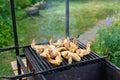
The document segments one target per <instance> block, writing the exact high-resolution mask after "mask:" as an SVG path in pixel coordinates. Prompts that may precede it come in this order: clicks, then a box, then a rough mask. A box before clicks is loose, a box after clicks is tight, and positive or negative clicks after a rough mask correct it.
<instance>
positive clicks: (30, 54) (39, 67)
mask: <svg viewBox="0 0 120 80" xmlns="http://www.w3.org/2000/svg"><path fill="white" fill-rule="evenodd" d="M77 45H78V46H79V48H85V45H84V44H83V43H81V42H80V41H77ZM23 52H24V53H25V55H26V57H27V59H28V60H30V62H31V64H32V66H33V68H34V69H35V71H42V72H44V73H43V74H49V73H53V72H56V71H57V72H58V71H63V70H67V69H70V68H71V67H74V66H80V65H84V64H90V63H93V62H99V61H101V60H102V59H104V57H102V56H99V55H97V54H96V53H95V52H93V51H91V52H90V54H89V55H86V56H85V57H83V58H82V59H81V61H80V62H76V61H73V63H72V64H68V63H67V60H65V59H64V60H63V62H62V64H61V65H60V66H59V67H57V66H54V65H52V64H50V63H49V62H48V61H47V59H45V58H42V57H40V56H39V54H37V53H36V51H35V50H33V49H32V48H31V47H26V48H24V49H23ZM42 77H44V76H42Z"/></svg>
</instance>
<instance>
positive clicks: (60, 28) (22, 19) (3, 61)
mask: <svg viewBox="0 0 120 80" xmlns="http://www.w3.org/2000/svg"><path fill="white" fill-rule="evenodd" d="M53 4H55V3H53ZM119 7H120V6H119V3H118V2H115V1H109V2H107V1H89V0H87V1H85V2H83V1H71V2H70V36H71V37H72V36H76V35H78V34H81V33H84V32H85V31H86V30H88V29H90V28H92V27H93V26H95V24H96V23H97V22H98V21H100V20H102V19H105V18H106V17H107V16H108V15H113V14H115V12H116V11H117V10H119ZM16 13H17V29H18V36H19V37H18V40H19V45H20V46H23V45H29V44H30V43H31V41H32V40H33V39H36V40H37V42H43V41H48V40H49V39H50V38H52V37H53V38H55V39H58V38H64V37H65V2H60V4H59V3H58V2H57V6H54V7H51V8H48V9H45V10H40V14H42V15H43V16H44V17H39V16H34V17H33V18H31V17H28V16H27V15H26V14H25V13H24V11H23V10H20V11H17V12H16ZM13 60H15V54H14V53H13V52H12V53H11V52H7V53H4V54H3V53H0V75H12V74H13V72H12V69H11V67H10V66H11V65H10V62H11V61H13Z"/></svg>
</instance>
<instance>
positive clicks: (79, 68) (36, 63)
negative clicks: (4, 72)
mask: <svg viewBox="0 0 120 80" xmlns="http://www.w3.org/2000/svg"><path fill="white" fill-rule="evenodd" d="M10 3H11V12H12V21H13V31H14V40H15V47H10V48H3V49H0V52H2V51H7V50H11V49H15V50H16V57H17V67H18V75H17V76H0V78H6V79H11V80H16V79H19V80H21V79H22V78H23V77H26V78H27V79H28V80H120V69H119V68H118V67H116V66H115V65H113V64H112V63H110V62H108V61H107V60H106V57H107V56H100V55H98V54H96V53H95V52H94V51H91V52H90V54H89V55H86V56H85V57H83V58H82V60H81V61H80V62H75V61H73V63H72V64H68V63H67V61H66V60H63V62H62V64H61V65H60V66H54V65H51V64H50V63H49V62H48V61H47V60H46V59H45V58H42V57H40V56H39V55H38V54H37V53H36V51H35V50H33V49H32V48H31V47H30V46H23V47H19V45H18V38H17V29H16V19H15V12H14V0H10ZM66 36H69V0H66ZM71 41H72V38H71ZM45 44H49V42H43V43H39V44H38V45H45ZM77 45H78V46H79V48H82V49H84V48H85V47H86V45H84V44H83V43H81V42H80V41H79V40H77ZM21 48H22V50H23V53H24V55H20V54H19V49H21ZM22 57H25V58H26V60H27V68H25V65H24V64H23V62H22V59H21V58H22ZM21 69H22V70H23V72H24V74H21Z"/></svg>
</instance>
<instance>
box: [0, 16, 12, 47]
mask: <svg viewBox="0 0 120 80" xmlns="http://www.w3.org/2000/svg"><path fill="white" fill-rule="evenodd" d="M10 23H11V22H10V19H9V18H7V17H2V16H0V48H3V47H5V46H8V45H10V44H11V43H12V39H13V36H12V27H11V24H10Z"/></svg>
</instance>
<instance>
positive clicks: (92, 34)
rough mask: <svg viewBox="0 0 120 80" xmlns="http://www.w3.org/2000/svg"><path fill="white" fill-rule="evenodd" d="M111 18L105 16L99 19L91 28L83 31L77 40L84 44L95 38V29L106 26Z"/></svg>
mask: <svg viewBox="0 0 120 80" xmlns="http://www.w3.org/2000/svg"><path fill="white" fill-rule="evenodd" d="M112 20H113V19H112V18H106V19H104V20H101V21H99V22H98V23H97V24H96V25H95V26H94V27H93V28H91V29H89V30H88V31H86V32H85V33H83V34H81V35H80V36H79V38H78V40H79V41H81V42H82V43H84V44H86V43H87V42H89V41H92V40H94V39H95V36H96V34H97V30H98V29H99V28H101V27H106V26H108V25H110V23H111V21H112Z"/></svg>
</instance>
